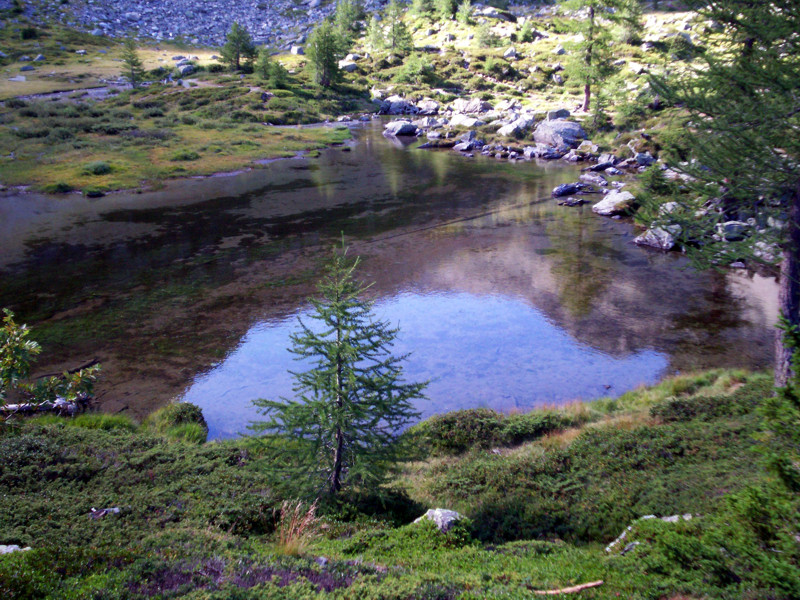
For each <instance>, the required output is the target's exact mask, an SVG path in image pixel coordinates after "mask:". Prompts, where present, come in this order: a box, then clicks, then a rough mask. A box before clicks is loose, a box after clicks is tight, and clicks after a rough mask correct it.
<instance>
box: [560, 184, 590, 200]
mask: <svg viewBox="0 0 800 600" xmlns="http://www.w3.org/2000/svg"><path fill="white" fill-rule="evenodd" d="M582 187H583V186H581V184H580V183H562V184H561V185H557V186H556V187H555V188H553V198H561V197H562V196H569V195H570V194H575V193H577V192H579V191H580V190H581V188H582Z"/></svg>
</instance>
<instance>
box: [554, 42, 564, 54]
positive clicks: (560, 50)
mask: <svg viewBox="0 0 800 600" xmlns="http://www.w3.org/2000/svg"><path fill="white" fill-rule="evenodd" d="M566 53H567V51H566V50H564V46H562V45H561V44H559V45H558V46H556V47H555V48H553V54H555V55H556V56H562V55H564V54H566Z"/></svg>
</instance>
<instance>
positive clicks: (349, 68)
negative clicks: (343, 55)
mask: <svg viewBox="0 0 800 600" xmlns="http://www.w3.org/2000/svg"><path fill="white" fill-rule="evenodd" d="M339 69H341V70H342V71H344V72H345V73H352V72H353V71H355V70H356V69H358V65H357V64H356V63H354V62H353V61H352V60H347V59H344V60H340V61H339Z"/></svg>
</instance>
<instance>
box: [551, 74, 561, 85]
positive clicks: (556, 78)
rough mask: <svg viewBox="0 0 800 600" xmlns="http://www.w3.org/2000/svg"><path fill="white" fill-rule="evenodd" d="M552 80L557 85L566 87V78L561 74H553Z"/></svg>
mask: <svg viewBox="0 0 800 600" xmlns="http://www.w3.org/2000/svg"><path fill="white" fill-rule="evenodd" d="M551 79H552V80H553V82H554V83H555V84H557V85H564V78H563V77H562V76H561V75H560V74H559V73H553V77H552V78H551Z"/></svg>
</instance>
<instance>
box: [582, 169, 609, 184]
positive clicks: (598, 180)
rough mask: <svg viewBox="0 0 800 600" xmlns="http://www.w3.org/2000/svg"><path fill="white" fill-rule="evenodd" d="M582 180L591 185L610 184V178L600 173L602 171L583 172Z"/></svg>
mask: <svg viewBox="0 0 800 600" xmlns="http://www.w3.org/2000/svg"><path fill="white" fill-rule="evenodd" d="M580 180H581V181H582V182H584V183H588V184H590V185H597V186H600V187H606V186H608V180H607V179H606V178H605V177H603V176H602V175H600V173H591V172H590V173H581V176H580Z"/></svg>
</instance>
